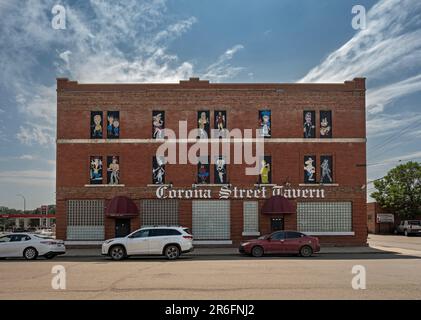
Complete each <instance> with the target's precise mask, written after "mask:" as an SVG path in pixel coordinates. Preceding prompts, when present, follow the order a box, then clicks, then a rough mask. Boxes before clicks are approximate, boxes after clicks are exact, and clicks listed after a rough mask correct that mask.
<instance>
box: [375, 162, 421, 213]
mask: <svg viewBox="0 0 421 320" xmlns="http://www.w3.org/2000/svg"><path fill="white" fill-rule="evenodd" d="M374 187H375V188H376V189H377V191H375V192H373V193H372V194H371V196H372V197H373V198H374V199H375V200H376V201H377V202H378V203H379V204H380V205H381V206H382V207H385V208H389V209H391V210H393V211H395V212H396V213H397V214H398V215H399V216H400V217H401V218H403V219H405V218H407V219H411V218H414V217H415V216H416V215H419V214H421V164H420V163H418V162H408V163H405V164H401V165H399V166H397V167H396V168H393V169H392V170H390V171H389V172H388V173H387V175H386V176H384V177H383V178H382V179H379V180H376V181H375V182H374Z"/></svg>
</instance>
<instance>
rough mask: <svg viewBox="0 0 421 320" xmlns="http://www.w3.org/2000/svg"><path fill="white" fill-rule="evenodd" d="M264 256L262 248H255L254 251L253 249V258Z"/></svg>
mask: <svg viewBox="0 0 421 320" xmlns="http://www.w3.org/2000/svg"><path fill="white" fill-rule="evenodd" d="M263 254H264V250H263V248H262V247H261V246H255V247H253V249H251V255H252V256H253V257H257V258H258V257H261V256H263Z"/></svg>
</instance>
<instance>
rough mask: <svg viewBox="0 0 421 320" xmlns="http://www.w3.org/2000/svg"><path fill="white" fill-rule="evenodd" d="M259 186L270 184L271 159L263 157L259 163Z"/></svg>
mask: <svg viewBox="0 0 421 320" xmlns="http://www.w3.org/2000/svg"><path fill="white" fill-rule="evenodd" d="M259 183H260V184H270V183H272V157H271V156H264V157H263V159H262V160H261V162H260V173H259Z"/></svg>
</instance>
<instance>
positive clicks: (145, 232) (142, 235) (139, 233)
mask: <svg viewBox="0 0 421 320" xmlns="http://www.w3.org/2000/svg"><path fill="white" fill-rule="evenodd" d="M149 232H150V229H146V230H139V231H137V232H135V233H133V234H132V235H131V236H130V238H147V237H149Z"/></svg>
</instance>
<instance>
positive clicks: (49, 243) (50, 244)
mask: <svg viewBox="0 0 421 320" xmlns="http://www.w3.org/2000/svg"><path fill="white" fill-rule="evenodd" d="M41 243H42V244H46V245H47V246H52V245H54V244H57V242H55V241H41Z"/></svg>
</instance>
